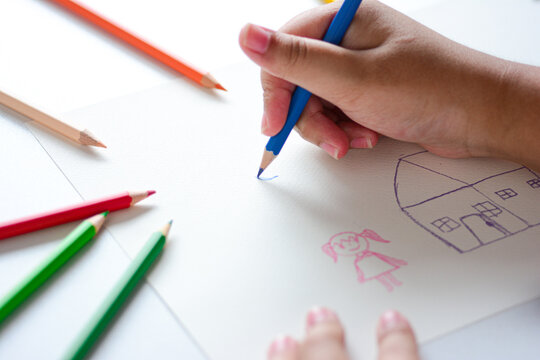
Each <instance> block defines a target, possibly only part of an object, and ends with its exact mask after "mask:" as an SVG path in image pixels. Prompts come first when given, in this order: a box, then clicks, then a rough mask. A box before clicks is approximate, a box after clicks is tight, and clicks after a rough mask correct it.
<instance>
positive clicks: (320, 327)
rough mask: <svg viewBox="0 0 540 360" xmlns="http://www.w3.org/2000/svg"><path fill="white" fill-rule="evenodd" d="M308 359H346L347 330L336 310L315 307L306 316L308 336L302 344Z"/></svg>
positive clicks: (303, 351)
mask: <svg viewBox="0 0 540 360" xmlns="http://www.w3.org/2000/svg"><path fill="white" fill-rule="evenodd" d="M302 355H304V356H305V358H306V359H345V358H347V349H346V347H345V330H344V328H343V326H342V325H341V322H340V321H339V318H338V316H337V314H336V313H335V312H333V311H332V310H330V309H327V308H324V307H314V308H313V309H311V310H310V311H309V313H308V315H307V317H306V337H305V340H304V343H303V345H302Z"/></svg>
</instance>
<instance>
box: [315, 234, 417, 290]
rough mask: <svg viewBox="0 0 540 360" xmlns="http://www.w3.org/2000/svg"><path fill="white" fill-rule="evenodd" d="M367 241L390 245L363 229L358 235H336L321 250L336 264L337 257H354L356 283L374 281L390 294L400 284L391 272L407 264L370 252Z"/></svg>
mask: <svg viewBox="0 0 540 360" xmlns="http://www.w3.org/2000/svg"><path fill="white" fill-rule="evenodd" d="M369 240H373V241H378V242H382V243H390V241H388V240H384V239H383V238H382V237H380V236H379V235H378V234H377V233H376V232H375V231H373V230H369V229H365V230H364V231H362V232H361V233H360V234H359V233H355V232H341V233H339V234H336V235H334V236H332V237H331V238H330V240H329V241H328V243H326V244H324V245H323V247H322V250H323V251H324V252H325V253H326V254H327V255H328V256H330V257H331V258H332V259H334V262H337V260H338V256H349V257H352V256H354V257H355V259H354V266H355V268H356V273H357V275H358V282H360V283H362V284H363V283H365V282H366V281H369V280H373V279H376V280H378V281H379V282H380V283H381V284H382V285H383V286H384V287H385V288H386V290H388V291H389V292H390V291H392V290H394V287H395V286H400V285H401V284H402V283H401V282H400V281H399V280H397V279H396V278H395V277H394V275H393V274H392V272H394V271H396V270H397V269H399V268H400V267H401V266H405V265H407V262H406V261H403V260H399V259H395V258H392V257H390V256H386V255H383V254H379V253H376V252H373V251H370V250H369Z"/></svg>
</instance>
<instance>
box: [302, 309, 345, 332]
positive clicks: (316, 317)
mask: <svg viewBox="0 0 540 360" xmlns="http://www.w3.org/2000/svg"><path fill="white" fill-rule="evenodd" d="M329 321H338V317H337V315H336V313H335V312H333V311H332V310H330V309H327V308H324V307H314V308H313V309H311V310H310V311H309V312H308V315H307V320H306V325H307V328H308V329H310V328H312V327H313V326H315V325H317V324H320V323H324V322H329Z"/></svg>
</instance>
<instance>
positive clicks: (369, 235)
mask: <svg viewBox="0 0 540 360" xmlns="http://www.w3.org/2000/svg"><path fill="white" fill-rule="evenodd" d="M342 234H345V233H339V234H336V235H334V236H332V238H330V240H329V241H328V242H327V243H326V244H324V245H323V246H322V250H323V251H324V253H325V254H326V255H328V256H330V257H331V258H332V259H333V260H334V262H337V260H338V256H339V255H338V253H337V252H336V251H335V250H334V247H333V245H332V240H333V239H334V238H335V237H337V236H338V235H342ZM349 234H354V235H355V236H356V237H362V238H364V239H366V240H374V241H379V242H382V243H389V242H390V241H388V240H384V239H383V238H382V237H380V236H379V234H377V233H376V232H375V231H373V230H370V229H365V230H364V231H362V232H361V233H360V234H359V233H355V232H350V233H349Z"/></svg>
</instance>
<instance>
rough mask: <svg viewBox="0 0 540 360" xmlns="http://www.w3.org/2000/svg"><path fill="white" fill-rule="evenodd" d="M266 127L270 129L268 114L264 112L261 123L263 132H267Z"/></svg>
mask: <svg viewBox="0 0 540 360" xmlns="http://www.w3.org/2000/svg"><path fill="white" fill-rule="evenodd" d="M266 129H268V119H267V118H266V114H263V117H262V124H261V132H262V133H263V134H266Z"/></svg>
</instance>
